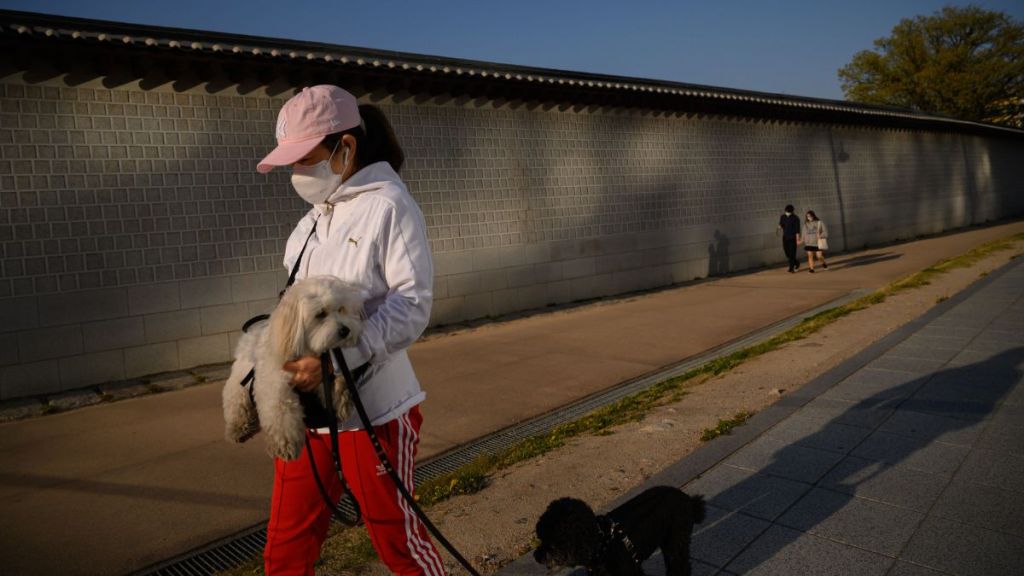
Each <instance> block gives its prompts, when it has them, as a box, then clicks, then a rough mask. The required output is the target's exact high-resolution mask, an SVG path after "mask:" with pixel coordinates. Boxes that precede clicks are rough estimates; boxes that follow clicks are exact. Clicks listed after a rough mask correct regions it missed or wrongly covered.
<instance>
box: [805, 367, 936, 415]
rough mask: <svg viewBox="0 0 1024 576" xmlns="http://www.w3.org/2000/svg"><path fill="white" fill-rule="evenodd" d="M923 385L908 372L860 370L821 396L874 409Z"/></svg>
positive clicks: (921, 381) (909, 393)
mask: <svg viewBox="0 0 1024 576" xmlns="http://www.w3.org/2000/svg"><path fill="white" fill-rule="evenodd" d="M923 383H924V381H923V380H921V379H920V378H919V377H917V376H915V375H914V374H910V373H908V372H897V371H893V370H871V369H862V370H859V371H858V372H857V373H855V374H854V375H852V376H850V377H849V378H847V379H846V380H843V381H842V382H840V383H839V384H836V385H835V386H833V387H832V388H830V389H829V390H828V392H825V394H823V395H822V396H823V397H825V398H833V399H837V400H850V401H854V402H861V403H862V406H861V407H862V408H871V407H876V406H878V405H880V404H883V403H884V402H885V401H887V400H892V399H899V398H906V397H907V396H910V395H911V394H913V393H914V392H915V391H916V390H917V389H918V388H919V387H920V386H921V385H922V384H923Z"/></svg>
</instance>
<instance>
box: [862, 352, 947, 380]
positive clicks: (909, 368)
mask: <svg viewBox="0 0 1024 576" xmlns="http://www.w3.org/2000/svg"><path fill="white" fill-rule="evenodd" d="M939 350H941V349H939ZM945 364H946V361H944V360H930V359H926V358H907V357H903V356H896V355H892V354H885V355H884V356H882V357H881V358H879V359H877V360H875V361H874V362H872V363H870V364H868V366H867V367H868V368H870V369H875V370H895V371H898V372H910V373H912V374H916V375H922V374H931V373H932V372H935V371H936V370H940V369H942V367H943V366H945Z"/></svg>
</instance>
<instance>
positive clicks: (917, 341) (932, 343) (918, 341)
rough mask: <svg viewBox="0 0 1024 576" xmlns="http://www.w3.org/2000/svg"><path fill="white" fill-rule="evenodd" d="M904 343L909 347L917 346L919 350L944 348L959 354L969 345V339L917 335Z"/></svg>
mask: <svg viewBox="0 0 1024 576" xmlns="http://www.w3.org/2000/svg"><path fill="white" fill-rule="evenodd" d="M904 342H906V344H907V345H908V346H917V347H919V348H942V349H946V350H953V351H955V352H959V351H961V350H963V348H964V345H965V344H966V343H967V339H957V338H945V337H934V336H922V335H920V334H915V335H913V336H911V337H910V338H907V339H906V340H905V341H904Z"/></svg>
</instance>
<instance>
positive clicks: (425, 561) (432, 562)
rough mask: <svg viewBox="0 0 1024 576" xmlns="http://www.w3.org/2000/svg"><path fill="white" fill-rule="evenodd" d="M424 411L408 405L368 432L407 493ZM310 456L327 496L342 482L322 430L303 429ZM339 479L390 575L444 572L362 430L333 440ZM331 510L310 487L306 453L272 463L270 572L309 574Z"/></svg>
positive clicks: (276, 575)
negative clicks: (338, 453) (337, 447)
mask: <svg viewBox="0 0 1024 576" xmlns="http://www.w3.org/2000/svg"><path fill="white" fill-rule="evenodd" d="M422 422H423V416H422V415H421V414H420V410H419V407H414V408H412V409H411V410H409V411H408V412H406V413H405V414H403V415H401V416H400V417H398V418H396V419H394V420H392V421H391V422H388V423H386V424H382V425H380V426H375V427H374V431H375V432H376V433H377V438H379V439H380V442H381V445H382V446H383V447H384V450H385V451H386V452H387V454H388V459H389V460H390V461H391V464H392V465H393V466H394V468H395V471H396V472H398V475H399V477H400V478H401V479H402V482H403V483H404V484H405V485H406V486H407V487H408V488H409V490H410V491H412V490H413V476H412V471H413V462H414V461H415V458H416V447H417V444H418V443H419V430H420V424H421V423H422ZM309 441H310V446H312V448H313V459H314V462H315V463H316V467H317V469H318V470H319V474H320V478H321V480H322V482H323V483H324V487H325V488H326V489H327V492H328V494H330V496H331V499H332V500H334V501H337V500H338V498H339V497H340V496H341V492H342V485H341V481H340V480H339V479H338V474H337V472H336V471H335V470H334V461H333V459H332V458H331V439H330V436H329V435H328V434H317V433H315V432H312V431H310V432H309ZM339 445H340V451H341V463H342V464H341V465H342V470H343V473H344V474H345V481H346V482H348V485H349V487H350V488H351V489H352V494H353V496H355V498H356V501H358V502H359V507H360V508H361V510H362V513H363V521H364V522H365V523H366V529H367V531H368V532H369V533H370V539H371V540H372V541H373V546H374V548H375V549H376V550H377V555H378V556H380V559H381V560H382V561H383V562H384V563H385V564H386V565H387V566H388V568H390V569H391V571H392V572H393V573H395V574H402V575H406V574H408V575H413V574H415V575H425V576H442V575H444V573H445V571H444V564H443V563H442V561H441V556H440V555H439V554H438V553H437V550H436V549H435V548H434V545H433V544H432V543H431V542H430V539H429V537H428V536H427V531H426V529H425V528H424V526H423V523H422V522H420V520H419V518H417V517H416V515H415V513H413V511H412V509H411V508H410V507H409V505H408V504H406V502H405V500H404V499H403V498H402V495H401V494H400V493H399V492H398V489H397V488H396V487H395V484H394V482H393V481H392V480H391V477H390V476H388V474H387V472H385V471H384V468H383V466H381V465H380V462H379V461H378V460H377V454H376V452H374V449H373V445H372V444H370V437H369V436H368V435H367V434H366V433H365V432H363V431H359V430H357V431H349V432H342V433H341V434H340V438H339ZM330 518H331V511H330V510H329V509H328V508H327V505H326V504H325V503H324V501H323V497H322V496H321V495H320V491H319V490H318V489H317V487H316V481H315V480H314V479H313V476H312V470H311V468H310V465H309V455H308V454H307V450H303V451H302V455H301V456H300V457H299V458H297V459H295V460H292V461H289V462H286V461H284V460H280V459H278V460H275V461H274V496H273V499H272V500H271V508H270V522H269V523H268V524H267V546H266V548H264V550H263V560H264V570H265V571H266V574H267V575H268V576H284V575H287V576H300V575H301V576H312V575H313V564H314V563H315V562H316V561H317V559H318V558H319V557H320V546H321V544H323V542H324V540H325V539H326V537H327V528H328V524H329V522H330Z"/></svg>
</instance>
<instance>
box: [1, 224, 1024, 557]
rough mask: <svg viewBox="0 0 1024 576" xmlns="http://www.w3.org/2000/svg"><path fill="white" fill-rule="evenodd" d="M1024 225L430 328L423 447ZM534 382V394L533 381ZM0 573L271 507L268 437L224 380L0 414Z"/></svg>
mask: <svg viewBox="0 0 1024 576" xmlns="http://www.w3.org/2000/svg"><path fill="white" fill-rule="evenodd" d="M1020 232H1024V222H1017V223H1012V224H1006V225H1000V226H995V227H991V228H985V229H978V230H971V231H967V232H964V233H960V234H955V235H949V236H943V237H939V238H933V239H928V240H922V241H918V242H911V243H907V244H902V245H898V246H890V247H885V248H882V249H878V250H870V251H866V252H862V253H856V254H849V255H842V256H839V257H837V258H835V259H834V260H833V262H832V266H831V268H832V269H831V270H830V271H829V272H827V273H818V274H814V275H810V274H808V273H807V272H806V271H803V272H801V273H800V274H796V275H791V274H787V273H786V272H785V270H784V269H778V268H776V269H772V270H764V271H760V272H757V273H752V274H746V275H737V276H733V277H728V278H723V279H720V280H715V281H710V282H703V283H699V284H696V285H693V286H687V287H682V288H678V289H673V290H666V291H662V292H657V293H652V294H647V295H642V296H637V297H635V298H630V299H625V300H618V301H613V302H607V303H599V304H595V305H590V306H584V307H579V308H575V309H568V310H563V311H558V312H553V313H548V314H542V315H537V316H533V317H529V318H523V319H519V320H514V321H510V322H505V323H501V324H496V325H488V326H483V327H480V328H476V329H472V330H465V331H461V332H458V333H454V334H448V335H437V336H433V337H430V338H427V339H426V340H424V341H422V342H420V343H418V344H416V346H414V347H413V349H412V351H411V354H412V357H413V363H414V365H415V367H416V370H417V373H418V374H419V376H420V378H421V380H422V382H423V386H424V388H425V389H426V390H427V393H428V400H427V402H426V403H425V404H424V405H423V411H424V414H425V417H426V421H425V426H424V429H423V440H422V444H421V452H420V457H421V458H423V457H430V456H434V455H437V454H440V453H442V452H444V451H446V450H449V449H451V448H453V447H456V446H458V445H460V444H463V443H465V442H467V441H469V440H472V439H475V438H478V437H480V436H483V435H485V434H488V433H490V432H494V431H496V430H499V429H502V428H505V427H507V426H508V425H511V424H514V423H516V422H519V421H522V420H523V419H526V418H529V417H531V416H535V415H538V414H542V413H545V412H549V411H551V410H555V409H557V408H558V407H559V406H562V405H564V404H565V403H567V402H570V401H572V400H575V399H578V398H581V397H584V396H587V395H590V394H592V393H594V392H598V391H600V390H603V389H606V388H608V387H611V386H614V385H615V384H617V383H619V382H622V381H624V380H627V379H630V378H634V377H637V376H640V375H642V374H645V373H649V372H652V371H655V370H658V369H659V368H662V367H664V366H666V365H670V364H673V363H676V362H678V361H680V360H682V359H685V358H687V357H691V356H694V355H697V354H699V353H701V352H703V351H705V350H708V349H711V348H714V347H716V346H719V345H721V344H724V343H727V342H730V341H733V340H736V339H737V338H740V337H742V336H744V335H746V334H749V333H751V332H753V331H755V330H757V329H759V328H762V327H764V326H767V325H770V324H773V323H775V322H778V321H780V320H783V319H785V318H788V317H791V316H793V315H798V314H800V313H802V312H805V311H807V310H810V309H812V308H815V307H817V306H819V305H821V304H824V303H826V302H829V301H832V300H835V299H837V298H839V297H841V296H844V295H846V294H848V293H850V292H851V291H854V290H858V289H873V288H879V287H881V286H883V285H885V284H887V283H889V282H891V281H893V280H896V279H898V278H900V277H903V276H905V275H907V274H909V273H912V272H916V271H918V270H920V269H922V268H925V267H927V266H928V265H930V264H932V263H934V262H935V261H937V260H940V259H942V258H945V257H950V256H955V255H959V254H961V253H963V252H966V251H967V250H969V249H970V248H972V247H974V246H977V245H979V244H982V243H984V242H987V241H989V240H992V239H996V238H1001V237H1005V236H1008V235H1011V234H1016V233H1020ZM538 389H543V390H544V393H543V394H536V393H533V391H535V390H538ZM0 455H2V464H0V525H2V526H3V527H4V529H3V530H4V536H3V538H0V558H2V560H0V571H2V572H3V573H5V574H53V573H61V574H124V573H128V572H131V571H134V570H138V569H141V568H144V567H145V566H148V565H150V564H152V563H155V562H159V561H161V560H165V559H167V558H170V557H172V556H175V555H177V554H180V553H182V552H185V551H188V550H190V549H194V548H196V547H199V546H202V545H204V544H207V543H209V542H212V541H214V540H217V539H220V538H223V537H225V536H228V535H231V534H234V533H236V532H238V531H240V530H242V529H244V528H246V527H249V526H253V525H256V524H258V523H260V522H262V521H264V520H265V519H266V516H267V509H268V505H269V490H270V486H271V480H272V466H271V464H270V461H269V460H268V458H267V457H266V456H265V455H264V453H263V443H262V439H260V438H257V439H256V440H254V441H253V442H250V443H249V444H246V445H243V446H235V445H231V444H228V443H226V442H225V441H224V440H222V417H221V414H220V385H219V383H211V384H207V385H201V386H196V387H194V388H189V389H185V390H182V391H179V392H173V393H166V394H160V395H155V396H149V397H142V398H136V399H132V400H126V401H123V402H117V403H112V404H105V405H100V406H94V407H90V408H85V409H81V410H77V411H74V412H69V413H64V414H56V415H52V416H46V417H42V418H35V419H30V420H23V421H18V422H10V423H6V424H2V425H0Z"/></svg>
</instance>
